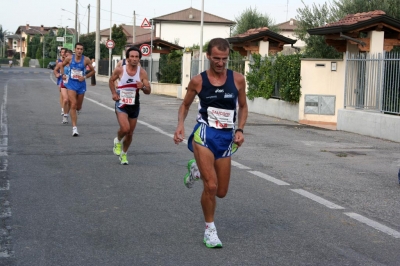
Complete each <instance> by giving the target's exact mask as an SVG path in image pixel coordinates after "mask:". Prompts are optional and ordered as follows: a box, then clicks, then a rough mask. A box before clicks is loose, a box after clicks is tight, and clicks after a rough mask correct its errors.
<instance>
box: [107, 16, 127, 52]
mask: <svg viewBox="0 0 400 266" xmlns="http://www.w3.org/2000/svg"><path fill="white" fill-rule="evenodd" d="M111 38H112V39H113V41H114V42H115V47H114V49H113V51H112V53H113V54H115V55H122V53H123V52H124V51H125V46H126V41H127V39H126V35H125V33H124V28H123V27H122V25H119V26H118V27H117V25H115V24H114V26H113V27H112V32H111Z"/></svg>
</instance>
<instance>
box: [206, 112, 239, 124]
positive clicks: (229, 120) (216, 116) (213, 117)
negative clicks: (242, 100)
mask: <svg viewBox="0 0 400 266" xmlns="http://www.w3.org/2000/svg"><path fill="white" fill-rule="evenodd" d="M207 114H208V125H209V126H210V127H214V128H233V127H234V123H233V116H234V110H225V109H220V108H215V107H208V108H207Z"/></svg>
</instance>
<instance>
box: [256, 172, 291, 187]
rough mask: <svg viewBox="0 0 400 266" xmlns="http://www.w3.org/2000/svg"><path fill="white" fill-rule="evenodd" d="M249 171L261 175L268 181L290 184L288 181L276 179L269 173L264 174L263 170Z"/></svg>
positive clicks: (284, 184) (282, 184)
mask: <svg viewBox="0 0 400 266" xmlns="http://www.w3.org/2000/svg"><path fill="white" fill-rule="evenodd" d="M249 173H251V174H253V175H256V176H258V177H261V178H263V179H265V180H267V181H270V182H272V183H275V184H277V185H279V186H290V184H289V183H286V182H284V181H282V180H279V179H276V178H274V177H272V176H269V175H267V174H264V173H261V172H258V171H249Z"/></svg>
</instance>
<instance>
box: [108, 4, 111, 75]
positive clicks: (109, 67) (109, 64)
mask: <svg viewBox="0 0 400 266" xmlns="http://www.w3.org/2000/svg"><path fill="white" fill-rule="evenodd" d="M111 32H112V0H110V40H112V36H111ZM108 51H109V52H108V54H109V58H108V77H110V76H111V56H112V49H108Z"/></svg>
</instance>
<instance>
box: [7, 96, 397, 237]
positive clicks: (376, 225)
mask: <svg viewBox="0 0 400 266" xmlns="http://www.w3.org/2000/svg"><path fill="white" fill-rule="evenodd" d="M85 99H88V100H89V101H91V102H93V103H95V104H98V105H100V106H102V107H104V108H106V109H108V110H111V111H113V112H114V109H113V108H111V107H108V106H106V105H104V104H102V103H100V102H98V101H96V100H93V99H90V98H88V97H86V96H85ZM138 123H140V124H142V125H145V126H147V127H149V128H151V129H153V130H155V131H157V132H159V133H161V134H163V135H166V136H168V137H171V138H173V134H170V133H167V132H165V131H163V130H162V129H160V128H158V127H156V126H153V125H151V124H149V123H146V122H143V121H139V120H138ZM183 143H185V144H187V140H186V139H185V140H183ZM232 165H233V166H235V167H237V168H240V169H251V168H250V167H247V166H245V165H242V164H240V163H238V162H235V161H232ZM249 173H251V174H253V175H256V176H258V177H261V178H263V179H265V180H267V181H270V182H272V183H274V184H277V185H280V186H290V184H289V183H286V182H284V181H282V180H279V179H276V178H274V177H272V176H269V175H267V174H264V173H261V172H259V171H249ZM291 190H292V191H293V192H296V193H298V194H300V195H302V196H304V197H306V198H309V199H311V200H313V201H315V202H317V203H320V204H322V205H324V206H326V207H328V208H330V209H345V208H344V207H341V206H339V205H336V204H334V203H332V202H330V201H328V200H325V199H323V198H321V197H319V196H317V195H314V194H312V193H310V192H307V191H305V190H303V189H291ZM10 212H11V211H10ZM345 214H346V215H348V216H349V217H351V218H353V219H355V220H357V221H359V222H362V223H365V224H367V225H369V226H372V227H373V228H375V229H377V230H379V231H381V232H384V233H386V234H388V235H391V236H393V237H395V238H400V233H399V232H397V231H395V230H393V229H391V228H389V227H387V226H384V225H382V224H379V223H377V222H375V221H372V220H370V219H368V218H366V217H363V216H361V215H359V214H356V213H345Z"/></svg>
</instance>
